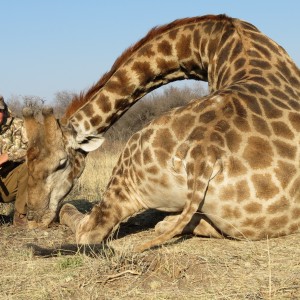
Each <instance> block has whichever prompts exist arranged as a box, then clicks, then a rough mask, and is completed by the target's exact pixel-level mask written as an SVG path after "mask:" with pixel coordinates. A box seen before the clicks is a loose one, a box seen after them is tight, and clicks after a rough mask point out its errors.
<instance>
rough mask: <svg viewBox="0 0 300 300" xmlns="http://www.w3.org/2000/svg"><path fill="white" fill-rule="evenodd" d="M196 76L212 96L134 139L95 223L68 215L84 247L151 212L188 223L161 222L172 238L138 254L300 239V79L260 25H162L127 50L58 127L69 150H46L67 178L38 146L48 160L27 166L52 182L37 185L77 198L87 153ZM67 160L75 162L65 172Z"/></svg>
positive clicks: (94, 214)
mask: <svg viewBox="0 0 300 300" xmlns="http://www.w3.org/2000/svg"><path fill="white" fill-rule="evenodd" d="M187 78H193V79H198V80H206V81H208V83H209V88H210V94H209V95H208V96H206V97H203V98H201V99H196V100H193V101H191V102H190V103H189V104H188V105H186V106H185V107H182V108H177V109H175V110H173V111H171V112H169V113H167V114H166V115H164V116H162V117H159V118H158V119H156V120H154V121H153V122H151V124H149V125H148V126H146V127H145V128H144V129H143V130H141V131H140V132H138V133H136V134H135V135H133V137H132V138H131V139H130V140H129V141H128V143H127V145H126V147H125V149H124V151H123V152H122V154H121V156H120V159H119V161H118V164H117V166H116V167H115V168H114V171H113V174H112V177H111V180H110V182H109V184H108V187H107V190H106V192H105V193H104V195H103V201H102V202H100V203H99V204H97V205H96V206H95V207H94V208H93V209H92V211H91V213H90V214H88V215H86V216H85V217H83V216H82V215H80V213H79V212H77V211H76V209H75V208H74V207H70V205H68V206H63V207H62V209H61V211H60V218H61V222H62V223H64V224H67V225H68V226H70V227H71V228H72V230H73V231H74V232H75V233H76V240H77V242H78V243H84V244H85V243H91V244H95V243H99V242H101V241H102V240H103V239H105V238H106V237H107V236H108V234H109V233H110V232H111V231H112V229H113V228H114V227H115V226H116V225H117V224H119V223H120V222H121V221H122V220H124V219H126V218H127V217H129V216H131V215H133V214H135V213H137V212H139V211H142V210H145V209H148V208H155V209H159V210H163V211H168V212H174V213H177V214H178V215H177V216H176V217H173V218H172V220H168V221H167V220H166V221H165V222H163V223H161V224H160V225H159V226H158V228H159V231H160V232H161V235H159V236H158V237H157V238H155V239H154V240H152V241H150V242H147V243H145V244H143V245H140V246H139V247H137V250H139V251H142V250H144V249H147V248H149V247H153V246H156V245H159V244H161V243H164V242H165V241H167V240H169V239H170V238H172V237H174V236H175V235H178V234H181V233H183V232H186V231H187V230H189V231H191V232H193V233H195V234H199V235H204V236H213V237H223V236H230V237H232V238H236V239H242V238H247V239H251V240H258V239H263V238H269V237H277V236H281V235H287V234H291V233H293V232H295V231H297V230H298V228H299V226H300V217H299V215H300V213H299V212H300V200H299V199H300V198H299V197H300V185H299V182H300V168H299V162H300V146H299V137H300V135H299V131H300V102H299V100H300V71H299V69H298V68H297V66H296V65H295V64H294V63H293V61H292V60H291V58H290V57H289V56H288V54H287V53H286V52H285V51H284V49H283V48H282V47H280V46H279V45H277V44H276V43H275V42H274V41H272V40H271V39H269V38H268V37H266V36H265V35H264V34H262V33H261V32H260V31H259V30H258V29H257V28H255V27H254V26H253V25H251V24H249V23H247V22H244V21H241V20H238V19H232V18H229V17H226V16H224V15H221V16H204V17H196V18H190V19H182V20H178V21H175V22H173V23H170V24H168V25H165V26H162V27H158V28H155V29H153V30H152V31H150V33H149V34H148V35H146V37H145V38H143V39H142V40H141V41H139V42H138V43H136V44H135V45H134V46H132V47H131V48H129V49H128V50H127V51H125V52H124V54H123V55H121V57H120V58H119V59H117V61H116V62H115V64H114V66H113V67H112V69H111V71H110V72H108V73H107V74H105V75H104V76H103V77H102V78H101V79H100V80H99V81H98V83H96V85H94V86H93V87H92V88H91V89H90V90H89V91H88V92H87V93H85V94H82V95H80V96H79V98H76V99H75V100H74V102H73V103H72V104H71V105H70V107H69V108H68V109H67V111H66V114H65V116H64V118H63V120H60V121H59V123H58V124H59V125H60V126H56V127H55V126H52V127H51V128H52V129H53V128H54V134H53V135H54V136H60V135H61V136H62V138H63V145H62V144H59V143H58V145H55V144H53V146H52V148H50V147H47V149H48V150H49V151H50V155H51V159H52V161H51V163H52V165H57V166H58V167H57V169H55V168H53V167H52V168H50V166H49V161H47V159H46V158H45V157H43V155H42V152H43V149H44V148H43V143H47V142H46V140H44V139H40V141H41V142H40V143H37V147H38V149H39V150H40V151H38V154H37V156H36V157H35V159H34V160H33V159H30V155H29V159H28V163H29V166H30V167H31V170H32V172H33V173H32V176H36V175H37V174H38V172H40V171H37V169H38V168H37V167H36V166H39V170H43V172H46V173H47V174H48V177H47V178H41V179H39V180H37V181H36V182H35V185H36V186H38V187H46V186H47V187H48V192H47V191H46V192H45V191H44V192H43V195H44V197H46V198H47V197H50V200H49V201H50V203H52V202H54V203H55V201H56V202H57V203H58V202H59V201H60V200H61V198H62V197H63V195H64V194H66V191H65V190H64V187H65V186H66V182H64V185H62V184H61V180H62V179H65V178H67V179H68V182H69V183H68V184H67V185H68V186H71V185H72V183H73V181H74V180H75V179H76V178H77V177H78V175H75V172H74V171H70V170H73V169H72V167H73V165H74V161H75V159H74V156H76V154H77V153H78V151H80V149H92V148H93V147H94V145H97V142H99V143H100V140H101V138H102V135H103V133H104V132H105V131H106V130H107V129H108V128H109V127H110V126H111V125H112V124H113V123H114V122H116V121H117V120H118V118H119V117H120V116H121V115H122V114H123V113H125V112H126V110H127V109H128V108H129V107H130V106H131V105H133V104H134V103H135V102H136V101H138V100H139V99H140V98H141V97H142V96H143V95H145V94H146V93H148V92H149V91H151V90H153V89H155V88H157V87H159V86H161V85H163V84H166V83H168V82H171V81H174V80H180V79H187ZM45 126H46V127H47V126H48V125H47V124H45ZM46 131H47V130H46ZM55 132H56V133H55ZM88 151H90V150H88ZM29 153H30V151H29ZM59 155H60V156H59ZM62 158H66V160H67V164H65V165H63V166H61V167H59V161H60V160H61V159H62ZM80 162H82V160H81V161H80ZM68 170H69V171H68ZM76 174H78V172H77V173H76ZM79 174H80V172H79ZM36 177H37V176H36ZM36 186H33V185H29V190H31V191H32V194H33V195H35V196H31V202H34V200H35V201H37V193H36V192H35V189H36ZM53 193H54V195H56V196H57V197H56V200H55V201H54V200H53V197H54V196H53ZM35 197H36V199H34V198H35ZM40 197H41V195H40ZM59 197H60V199H59ZM39 202H40V203H41V202H43V201H41V200H40V201H39ZM44 203H45V202H44ZM44 205H45V204H44ZM53 206H54V205H53ZM34 209H35V208H34V207H32V210H34ZM195 220H196V221H195ZM195 222H196V223H195ZM197 223H198V224H197ZM164 227H165V228H164Z"/></svg>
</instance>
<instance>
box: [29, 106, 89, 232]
mask: <svg viewBox="0 0 300 300" xmlns="http://www.w3.org/2000/svg"><path fill="white" fill-rule="evenodd" d="M42 115H43V122H42V123H39V122H37V121H36V120H35V118H34V114H33V112H32V110H30V109H28V108H25V109H24V110H23V116H24V121H25V127H26V132H27V136H28V141H29V145H28V150H27V164H28V175H29V176H28V220H29V221H31V222H29V224H30V225H29V226H30V227H47V226H48V225H49V224H50V223H51V222H52V221H53V219H54V218H55V216H56V213H57V210H58V207H59V204H60V202H61V201H62V200H63V198H64V197H65V196H66V195H67V194H68V193H69V192H70V190H71V188H72V187H73V185H74V182H75V181H76V179H77V178H78V177H79V176H80V175H81V173H82V171H83V169H84V166H85V162H84V159H85V156H86V152H87V151H91V150H92V149H93V148H89V147H87V143H83V144H79V143H78V142H77V141H76V138H75V137H76V135H75V132H74V131H73V130H72V129H71V128H68V127H64V126H62V125H61V123H60V122H59V120H57V119H56V118H55V117H54V115H53V110H52V109H51V108H45V109H43V111H42Z"/></svg>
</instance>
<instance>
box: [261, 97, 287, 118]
mask: <svg viewBox="0 0 300 300" xmlns="http://www.w3.org/2000/svg"><path fill="white" fill-rule="evenodd" d="M261 104H262V106H263V109H264V112H265V114H266V116H267V117H268V118H270V119H276V118H280V117H281V116H282V110H279V109H278V108H276V107H275V106H274V105H273V104H272V103H271V102H270V101H269V100H267V99H262V101H261Z"/></svg>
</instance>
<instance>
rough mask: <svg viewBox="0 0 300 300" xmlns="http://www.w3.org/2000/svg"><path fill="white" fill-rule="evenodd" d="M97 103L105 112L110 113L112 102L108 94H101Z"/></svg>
mask: <svg viewBox="0 0 300 300" xmlns="http://www.w3.org/2000/svg"><path fill="white" fill-rule="evenodd" d="M96 105H97V106H98V107H99V108H100V109H101V110H102V111H103V112H104V113H108V112H109V111H110V110H111V103H110V99H109V97H108V96H105V95H103V94H100V95H99V97H98V99H97V100H96Z"/></svg>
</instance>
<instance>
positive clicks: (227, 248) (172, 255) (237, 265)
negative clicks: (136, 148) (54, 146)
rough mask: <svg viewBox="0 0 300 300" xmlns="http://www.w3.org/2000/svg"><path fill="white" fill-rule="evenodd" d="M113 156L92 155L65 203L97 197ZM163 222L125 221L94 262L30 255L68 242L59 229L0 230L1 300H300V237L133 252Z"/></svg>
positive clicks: (183, 241)
mask: <svg viewBox="0 0 300 300" xmlns="http://www.w3.org/2000/svg"><path fill="white" fill-rule="evenodd" d="M114 148H115V147H114ZM117 152H118V151H117V150H115V153H114V154H113V155H111V153H109V152H108V151H103V152H101V153H99V152H96V153H93V154H91V155H90V156H89V158H88V160H87V168H86V170H85V172H84V174H83V176H82V178H81V179H80V181H79V182H78V184H77V186H76V187H75V188H74V190H73V192H72V194H71V195H70V196H69V198H68V199H69V200H71V199H72V200H73V199H78V200H77V203H80V201H79V199H84V200H89V201H94V200H97V198H98V199H99V197H100V196H99V195H100V194H101V192H102V191H103V190H104V188H105V185H106V183H107V181H108V179H109V176H110V173H111V169H112V167H113V166H114V164H115V162H116V160H117ZM95 170H97V172H95ZM81 202H82V203H85V204H87V202H86V201H81ZM163 216H164V214H163V213H158V212H155V211H149V212H146V213H144V214H141V215H138V216H136V217H133V218H131V219H129V220H128V221H127V222H126V223H124V224H122V225H121V226H120V229H119V230H118V232H117V234H116V235H115V236H114V237H112V238H111V239H110V240H109V241H108V245H109V246H110V247H113V248H114V250H115V254H114V255H113V254H112V252H111V251H110V250H109V249H107V250H106V251H104V252H102V253H101V254H97V255H96V258H92V257H89V256H86V255H84V254H80V253H77V254H75V255H73V256H58V257H51V258H38V257H33V256H32V253H31V251H30V249H27V248H26V247H25V245H26V244H27V243H37V244H39V245H41V246H44V247H53V246H55V245H60V244H61V243H66V242H67V243H74V236H73V234H72V233H71V232H70V230H69V229H68V228H66V227H64V226H59V225H57V224H55V225H53V226H52V227H51V228H48V229H47V230H43V231H41V230H31V231H27V230H16V229H15V228H14V227H13V226H11V225H10V224H9V223H6V224H3V225H2V226H1V227H0V253H1V256H0V272H1V279H0V299H18V300H21V299H34V300H35V299H182V300H183V299H253V300H254V299H255V300H256V299H300V275H299V274H300V260H299V257H300V247H299V244H300V234H295V235H291V236H288V237H283V238H278V239H272V240H264V241H259V242H250V241H239V242H237V241H231V240H216V239H203V238H197V237H191V236H187V237H183V238H179V239H178V238H175V239H173V240H172V241H170V243H169V244H168V245H165V246H163V247H162V248H158V249H155V250H150V251H147V252H145V253H142V254H134V253H132V251H131V250H132V247H133V245H136V244H138V243H140V242H141V241H146V240H147V239H150V238H151V237H153V236H154V232H153V226H154V225H155V223H156V222H157V221H158V220H160V219H162V218H163Z"/></svg>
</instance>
